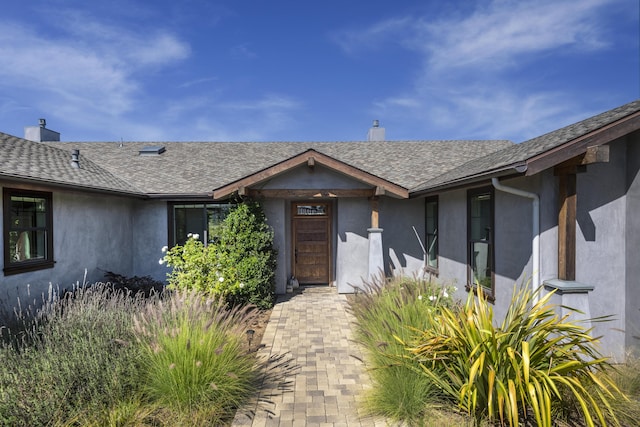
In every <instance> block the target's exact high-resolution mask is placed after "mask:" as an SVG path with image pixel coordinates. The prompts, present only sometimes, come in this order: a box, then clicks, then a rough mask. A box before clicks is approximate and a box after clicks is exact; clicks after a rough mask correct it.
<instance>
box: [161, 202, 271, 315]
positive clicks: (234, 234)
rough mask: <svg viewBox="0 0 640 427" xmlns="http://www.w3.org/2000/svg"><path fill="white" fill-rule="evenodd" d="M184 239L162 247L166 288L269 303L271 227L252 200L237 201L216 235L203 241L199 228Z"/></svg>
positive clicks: (231, 300)
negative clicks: (166, 268)
mask: <svg viewBox="0 0 640 427" xmlns="http://www.w3.org/2000/svg"><path fill="white" fill-rule="evenodd" d="M187 237H189V239H187V241H186V242H185V244H184V245H178V246H174V247H173V248H167V247H164V248H162V251H163V252H164V253H165V255H164V257H163V258H162V259H160V264H165V263H166V264H167V265H168V266H169V267H172V270H171V272H169V273H168V279H169V288H170V289H184V290H198V291H203V292H206V293H208V294H211V295H215V296H223V297H224V298H225V299H226V300H227V302H229V303H231V304H232V305H244V304H254V305H256V306H258V307H259V308H270V307H271V306H273V301H274V291H275V268H276V252H275V250H274V249H273V232H272V231H271V229H270V228H269V226H268V225H267V224H266V222H265V218H264V214H263V213H262V209H261V208H260V206H259V205H258V204H257V203H254V202H248V203H241V204H239V205H237V206H236V207H235V208H234V209H233V210H232V211H231V212H230V213H229V215H228V216H227V218H226V219H225V220H224V222H223V223H222V225H221V226H220V231H219V236H218V241H217V242H216V243H215V244H209V245H208V246H205V245H204V244H203V243H202V242H201V241H200V240H199V238H200V236H199V235H198V234H189V235H188V236H187Z"/></svg>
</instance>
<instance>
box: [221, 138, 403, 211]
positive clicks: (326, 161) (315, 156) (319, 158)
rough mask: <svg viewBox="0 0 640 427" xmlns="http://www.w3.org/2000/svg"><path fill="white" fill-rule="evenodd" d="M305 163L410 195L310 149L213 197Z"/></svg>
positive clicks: (389, 191) (392, 193) (387, 191)
mask: <svg viewBox="0 0 640 427" xmlns="http://www.w3.org/2000/svg"><path fill="white" fill-rule="evenodd" d="M304 164H306V165H309V164H313V165H316V164H319V165H323V166H325V167H328V168H330V169H333V170H335V171H337V172H340V173H342V174H344V175H347V176H349V177H351V178H355V179H357V180H359V181H361V182H364V183H366V184H369V185H371V186H374V187H381V188H384V190H385V194H388V195H390V196H394V197H398V198H401V199H406V198H408V197H409V191H408V190H407V189H406V188H404V187H401V186H399V185H397V184H394V183H392V182H390V181H387V180H385V179H382V178H380V177H377V176H375V175H372V174H370V173H368V172H365V171H363V170H361V169H358V168H356V167H354V166H351V165H348V164H346V163H344V162H341V161H339V160H336V159H334V158H333V157H330V156H327V155H325V154H322V153H320V152H318V151H315V150H313V149H309V150H307V151H305V152H303V153H300V154H298V155H296V156H294V157H291V158H289V159H287V160H284V161H282V162H280V163H276V164H274V165H273V166H271V167H268V168H266V169H263V170H261V171H258V172H256V173H254V174H251V175H247V176H246V177H244V178H241V179H239V180H236V181H234V182H231V183H229V184H227V185H224V186H222V187H219V188H217V189H215V190H213V198H214V199H221V198H224V197H227V196H229V195H231V194H233V193H235V192H237V191H238V190H239V189H241V188H248V187H250V186H252V185H256V184H258V183H260V182H263V181H266V180H268V179H270V178H273V177H275V176H277V175H280V174H282V173H285V172H288V171H289V170H291V169H293V168H295V167H297V166H300V165H304Z"/></svg>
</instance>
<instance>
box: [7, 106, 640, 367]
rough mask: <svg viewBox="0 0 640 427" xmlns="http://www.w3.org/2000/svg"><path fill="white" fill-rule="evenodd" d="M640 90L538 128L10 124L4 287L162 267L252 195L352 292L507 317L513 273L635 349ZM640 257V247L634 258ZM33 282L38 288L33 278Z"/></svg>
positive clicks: (283, 259) (639, 321) (281, 285)
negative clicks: (278, 129)
mask: <svg viewBox="0 0 640 427" xmlns="http://www.w3.org/2000/svg"><path fill="white" fill-rule="evenodd" d="M639 130H640V100H639V101H635V102H631V103H629V104H626V105H623V106H621V107H619V108H616V109H613V110H610V111H607V112H605V113H602V114H599V115H597V116H594V117H591V118H589V119H586V120H583V121H581V122H579V123H576V124H573V125H570V126H567V127H565V128H562V129H559V130H557V131H554V132H551V133H548V134H545V135H542V136H540V137H537V138H534V139H531V140H529V141H525V142H522V143H519V144H513V143H511V142H509V141H503V140H495V141H387V140H385V139H384V129H383V128H381V127H379V126H378V125H377V123H375V122H374V127H372V128H371V129H370V130H369V137H368V138H367V140H366V141H361V142H147V143H142V142H60V138H59V134H58V133H56V132H53V131H51V130H49V129H47V128H46V123H45V122H44V121H43V120H42V121H41V123H40V126H34V127H28V128H26V129H25V138H19V137H15V136H10V135H7V134H3V133H0V150H1V152H2V157H1V159H0V186H1V187H2V194H3V198H2V210H1V212H2V218H3V220H2V222H1V223H2V235H3V241H2V242H3V253H4V256H3V264H2V265H3V268H2V271H3V274H2V276H0V277H1V279H0V287H1V289H0V299H4V300H6V301H8V302H9V303H11V302H13V301H15V300H16V298H17V297H19V296H22V297H24V295H26V293H27V289H29V290H30V292H31V294H32V296H33V295H38V294H39V293H42V292H45V291H46V289H47V288H48V286H49V283H53V284H59V285H60V286H61V287H64V286H67V285H69V284H70V282H72V281H76V280H83V276H84V274H85V269H86V276H87V281H97V280H101V279H102V277H103V273H104V271H114V272H117V273H120V274H123V275H128V276H133V275H138V276H142V275H150V276H152V277H154V278H156V279H161V280H162V279H164V278H165V277H166V272H167V269H166V267H165V266H162V265H160V264H159V263H158V259H159V258H160V257H161V256H162V254H161V251H160V248H161V247H162V246H165V245H169V246H171V245H173V244H176V243H180V242H182V241H184V239H185V237H186V234H187V233H189V232H194V233H198V234H200V235H201V236H202V238H203V239H205V240H206V239H207V235H208V233H209V232H210V230H211V227H215V225H216V224H217V223H218V222H219V221H220V220H221V218H223V217H224V215H225V213H226V212H227V211H228V209H229V206H230V205H229V202H230V201H231V200H234V199H236V198H237V197H252V198H256V199H259V200H260V201H261V202H262V205H263V207H264V209H265V213H266V215H267V218H268V222H269V223H270V225H271V226H272V227H273V229H274V232H275V246H276V247H277V249H278V269H277V272H276V277H277V288H276V292H277V293H285V291H286V285H287V282H288V280H289V278H290V277H291V276H295V277H296V278H297V279H298V281H299V282H300V283H303V284H320V285H330V286H335V287H336V288H337V291H338V292H341V293H349V292H354V290H356V289H357V288H358V287H360V286H362V283H363V280H366V279H367V278H369V277H371V276H372V275H375V274H378V273H379V272H380V271H381V270H383V271H385V272H386V274H388V275H390V274H406V275H414V274H418V275H422V274H428V275H429V276H431V277H433V278H435V279H436V280H437V281H438V282H440V283H443V284H451V285H456V286H457V287H458V295H457V296H458V297H460V298H464V297H465V295H466V292H467V291H468V290H469V289H471V288H472V287H473V286H477V285H479V286H482V287H483V288H484V289H485V291H486V292H487V293H488V294H489V295H490V298H491V299H492V300H493V302H494V304H495V311H496V317H498V318H499V317H500V316H501V315H503V314H504V312H505V310H506V307H507V305H508V303H509V301H510V299H511V298H510V297H511V293H512V290H513V287H514V284H516V283H529V284H528V286H532V287H537V286H540V285H544V287H545V289H547V290H551V289H556V294H555V295H554V298H555V301H556V302H558V303H559V304H566V305H570V306H575V307H577V308H580V309H582V310H583V311H584V312H585V315H586V316H591V317H596V316H602V315H613V316H614V319H615V320H613V321H611V322H608V323H598V324H596V325H594V327H595V333H596V334H598V335H603V336H604V337H603V344H604V345H603V348H604V349H605V350H606V352H607V353H608V354H610V355H611V356H613V357H615V358H616V359H623V358H624V354H625V351H626V349H627V348H628V347H630V346H634V345H637V344H638V342H637V339H636V338H635V337H636V336H638V330H637V328H640V263H639V262H638V261H637V259H636V258H637V251H638V249H640V219H639V217H638V216H637V215H635V214H634V213H633V212H637V211H638V210H639V209H640V174H639V173H638V171H639V170H640V133H639ZM634 254H636V255H634ZM28 285H29V286H28Z"/></svg>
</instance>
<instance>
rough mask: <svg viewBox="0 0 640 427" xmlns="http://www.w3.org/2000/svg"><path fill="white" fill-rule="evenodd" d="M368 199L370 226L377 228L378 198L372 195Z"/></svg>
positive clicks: (378, 223) (378, 222)
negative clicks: (369, 203)
mask: <svg viewBox="0 0 640 427" xmlns="http://www.w3.org/2000/svg"><path fill="white" fill-rule="evenodd" d="M369 200H370V202H371V228H378V227H379V226H380V221H379V216H378V198H377V197H372V198H370V199H369Z"/></svg>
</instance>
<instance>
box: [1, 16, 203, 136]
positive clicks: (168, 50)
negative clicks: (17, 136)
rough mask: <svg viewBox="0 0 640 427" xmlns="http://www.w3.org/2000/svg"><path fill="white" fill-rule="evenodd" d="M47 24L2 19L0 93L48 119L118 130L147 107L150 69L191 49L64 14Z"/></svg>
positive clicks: (158, 34)
mask: <svg viewBox="0 0 640 427" xmlns="http://www.w3.org/2000/svg"><path fill="white" fill-rule="evenodd" d="M47 18H48V19H47V21H46V23H38V24H36V22H38V21H37V20H36V19H34V20H33V23H32V22H31V21H23V23H17V22H11V21H7V20H5V21H2V20H1V19H0V26H1V27H2V28H3V31H2V32H0V63H2V64H3V66H2V67H0V88H2V87H4V88H5V89H6V92H7V93H11V92H14V91H15V90H20V91H21V92H20V93H21V99H23V100H24V102H27V103H28V104H29V105H30V106H31V108H33V109H36V110H40V111H44V112H46V113H47V115H48V116H49V118H56V117H57V118H59V119H60V120H61V121H65V120H69V118H73V121H74V122H75V123H78V124H86V126H87V127H90V128H93V129H95V128H96V127H98V126H101V125H103V126H104V127H106V128H109V127H113V124H114V123H116V122H117V121H118V120H120V119H122V118H123V116H125V115H127V114H131V112H134V111H136V110H137V109H138V108H137V106H138V105H139V104H140V103H144V102H146V101H145V100H146V99H148V96H147V95H145V93H144V87H145V85H146V83H145V81H144V79H145V78H147V75H148V73H147V72H148V70H149V68H150V67H153V68H158V67H163V66H166V65H170V64H173V63H176V62H180V61H183V60H184V59H186V58H188V56H189V55H190V47H189V45H188V44H187V43H185V42H183V41H182V40H180V39H179V38H178V37H176V36H175V35H173V34H171V33H169V32H167V31H164V30H162V29H155V30H147V29H144V28H139V27H136V29H135V30H131V29H129V28H125V27H124V26H123V24H119V25H112V24H107V23H105V22H106V20H104V21H103V20H99V19H95V18H92V17H91V16H87V15H82V14H80V13H78V12H68V11H65V10H57V11H55V13H54V12H51V11H49V13H48V15H47ZM47 25H53V27H52V28H51V27H47V28H43V26H47ZM52 29H53V31H52ZM125 120H126V119H125ZM81 126H82V125H81ZM125 127H126V125H125ZM131 127H133V128H135V129H141V126H140V125H139V124H138V123H133V122H132V123H131ZM145 130H148V128H147V129H145ZM136 133H137V132H136ZM153 134H154V133H153V132H152V133H151V134H150V136H151V135H153Z"/></svg>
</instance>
